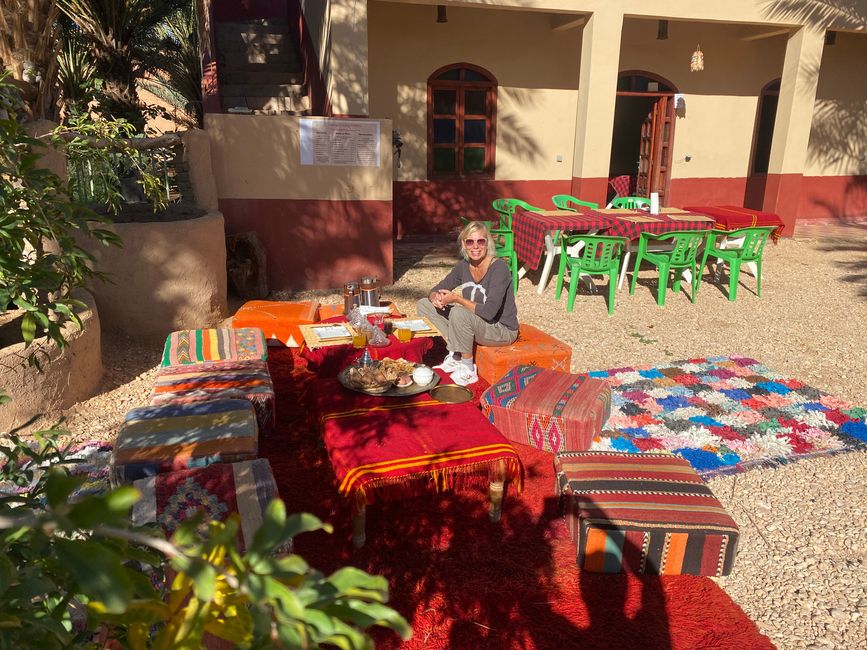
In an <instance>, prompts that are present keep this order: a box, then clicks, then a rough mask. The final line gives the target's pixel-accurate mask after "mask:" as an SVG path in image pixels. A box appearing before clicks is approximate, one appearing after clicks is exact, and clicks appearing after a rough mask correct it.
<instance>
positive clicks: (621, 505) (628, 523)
mask: <svg viewBox="0 0 867 650" xmlns="http://www.w3.org/2000/svg"><path fill="white" fill-rule="evenodd" d="M554 471H555V473H556V486H555V487H556V489H557V490H558V491H559V493H560V495H561V499H562V500H563V501H565V503H564V506H565V508H566V523H567V526H568V528H569V532H570V534H571V535H572V539H573V540H574V541H575V542H576V544H577V545H578V568H580V569H583V570H585V571H595V572H601V573H618V572H629V573H651V574H659V575H676V574H682V573H689V574H692V575H705V576H721V575H726V574H728V573H730V572H731V570H732V564H733V563H734V559H735V553H736V552H737V545H738V525H737V524H736V523H735V521H734V519H732V518H731V516H730V515H729V514H728V513H727V512H726V511H725V509H724V508H723V507H722V505H721V504H720V502H719V501H718V500H717V498H716V497H715V496H714V495H713V493H712V492H711V491H710V488H708V487H707V485H705V484H704V483H703V482H702V480H701V478H700V477H699V476H698V474H696V472H695V470H693V469H692V467H691V466H690V464H689V463H688V462H687V461H685V460H683V459H682V458H680V457H678V456H674V455H672V454H631V453H621V452H610V451H585V452H565V453H562V454H558V455H557V457H556V459H555V460H554Z"/></svg>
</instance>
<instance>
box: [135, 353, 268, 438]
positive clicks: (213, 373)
mask: <svg viewBox="0 0 867 650" xmlns="http://www.w3.org/2000/svg"><path fill="white" fill-rule="evenodd" d="M224 398H230V399H245V400H248V401H250V402H251V403H252V404H253V408H255V409H256V420H257V421H258V423H259V433H261V434H262V435H263V436H267V435H268V434H270V433H271V430H272V429H273V427H274V386H273V385H272V384H271V375H270V373H269V372H268V364H267V363H266V362H264V361H236V362H229V361H225V362H223V363H205V364H199V365H195V366H169V367H167V368H160V369H159V370H158V371H157V375H156V377H155V378H154V388H153V392H152V393H151V405H152V406H157V405H160V404H191V403H195V402H203V401H209V400H216V399H224Z"/></svg>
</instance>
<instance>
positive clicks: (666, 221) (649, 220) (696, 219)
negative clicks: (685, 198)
mask: <svg viewBox="0 0 867 650" xmlns="http://www.w3.org/2000/svg"><path fill="white" fill-rule="evenodd" d="M584 214H585V215H586V216H587V217H588V218H593V217H598V218H599V219H602V218H607V219H608V222H609V224H610V225H609V226H608V228H607V229H606V230H605V231H604V232H603V233H602V234H604V235H609V236H611V237H626V238H627V239H629V240H636V239H638V238H639V237H640V236H641V233H643V232H649V233H652V234H654V235H662V234H664V233H667V232H681V231H683V230H711V229H713V227H714V220H713V219H711V218H709V217H705V216H704V215H701V214H697V213H695V212H689V211H688V210H680V209H677V208H663V212H661V213H660V214H655V215H651V214H650V213H649V212H645V211H644V210H625V209H619V210H588V211H587V212H585V213H584Z"/></svg>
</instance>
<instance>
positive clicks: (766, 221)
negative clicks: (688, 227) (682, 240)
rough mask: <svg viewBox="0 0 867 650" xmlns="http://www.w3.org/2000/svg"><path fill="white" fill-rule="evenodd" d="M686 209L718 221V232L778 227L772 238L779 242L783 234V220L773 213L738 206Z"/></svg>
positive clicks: (693, 207) (694, 206) (701, 206)
mask: <svg viewBox="0 0 867 650" xmlns="http://www.w3.org/2000/svg"><path fill="white" fill-rule="evenodd" d="M684 209H685V210H690V211H692V212H698V213H699V214H704V215H707V216H708V217H713V218H714V219H715V220H716V224H715V225H714V228H716V229H717V230H738V229H739V228H754V227H757V226H777V229H776V230H774V232H772V233H771V238H772V239H773V240H774V241H777V240H778V239H779V238H780V236H781V235H782V234H783V228H784V224H783V220H782V219H781V218H780V216H779V215H777V214H774V213H773V212H762V211H761V210H752V209H750V208H741V207H738V206H736V205H697V206H696V205H693V206H689V207H687V208H684Z"/></svg>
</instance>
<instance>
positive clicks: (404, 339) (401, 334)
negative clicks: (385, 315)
mask: <svg viewBox="0 0 867 650" xmlns="http://www.w3.org/2000/svg"><path fill="white" fill-rule="evenodd" d="M394 334H395V336H397V340H398V341H400V342H401V343H409V342H410V341H411V340H412V330H411V329H409V328H406V327H401V328H398V329H396V330H395V331H394Z"/></svg>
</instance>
